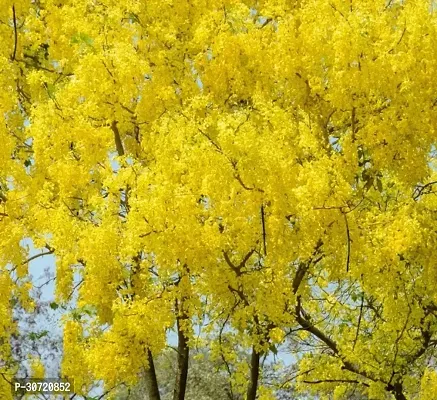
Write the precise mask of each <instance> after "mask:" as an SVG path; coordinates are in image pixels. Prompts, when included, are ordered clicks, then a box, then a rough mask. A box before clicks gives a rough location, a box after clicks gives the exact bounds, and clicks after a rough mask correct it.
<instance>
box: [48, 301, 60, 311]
mask: <svg viewBox="0 0 437 400" xmlns="http://www.w3.org/2000/svg"><path fill="white" fill-rule="evenodd" d="M50 308H51V309H52V310H57V309H58V308H59V304H58V303H55V302H54V301H52V302H51V303H50Z"/></svg>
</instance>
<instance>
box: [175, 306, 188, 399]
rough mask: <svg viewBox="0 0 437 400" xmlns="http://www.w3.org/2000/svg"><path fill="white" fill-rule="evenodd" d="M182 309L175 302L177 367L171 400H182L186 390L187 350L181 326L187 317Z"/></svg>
mask: <svg viewBox="0 0 437 400" xmlns="http://www.w3.org/2000/svg"><path fill="white" fill-rule="evenodd" d="M182 308H183V307H180V309H179V307H178V303H177V302H176V312H177V313H178V316H177V320H176V321H177V329H178V360H177V361H178V365H177V372H176V382H175V387H174V392H173V400H184V399H185V391H186V388H187V377H188V360H189V348H188V343H187V338H186V336H185V334H184V332H183V328H182V326H181V325H182V323H183V322H184V321H186V320H188V316H187V314H186V313H185V312H184V310H183V309H182ZM179 312H180V314H179Z"/></svg>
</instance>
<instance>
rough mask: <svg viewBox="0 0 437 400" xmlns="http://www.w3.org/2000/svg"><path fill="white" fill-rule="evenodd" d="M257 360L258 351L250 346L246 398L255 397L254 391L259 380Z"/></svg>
mask: <svg viewBox="0 0 437 400" xmlns="http://www.w3.org/2000/svg"><path fill="white" fill-rule="evenodd" d="M259 360H260V353H258V352H257V351H256V350H255V348H252V356H251V359H250V381H249V386H248V388H247V396H246V400H255V399H256V392H257V390H258V381H259Z"/></svg>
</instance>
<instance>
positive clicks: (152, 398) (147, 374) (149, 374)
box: [144, 350, 161, 400]
mask: <svg viewBox="0 0 437 400" xmlns="http://www.w3.org/2000/svg"><path fill="white" fill-rule="evenodd" d="M147 358H148V362H149V368H148V369H147V370H146V371H144V380H145V382H146V388H147V395H148V399H149V400H161V396H160V394H159V389H158V380H157V379H156V371H155V364H154V362H153V356H152V352H151V351H150V350H148V353H147Z"/></svg>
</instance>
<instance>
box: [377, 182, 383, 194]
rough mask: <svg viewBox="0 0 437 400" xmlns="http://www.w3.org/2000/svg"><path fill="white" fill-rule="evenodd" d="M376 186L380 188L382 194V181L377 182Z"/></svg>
mask: <svg viewBox="0 0 437 400" xmlns="http://www.w3.org/2000/svg"><path fill="white" fill-rule="evenodd" d="M376 186H377V187H378V192H379V193H381V192H382V182H381V179H377V180H376Z"/></svg>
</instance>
